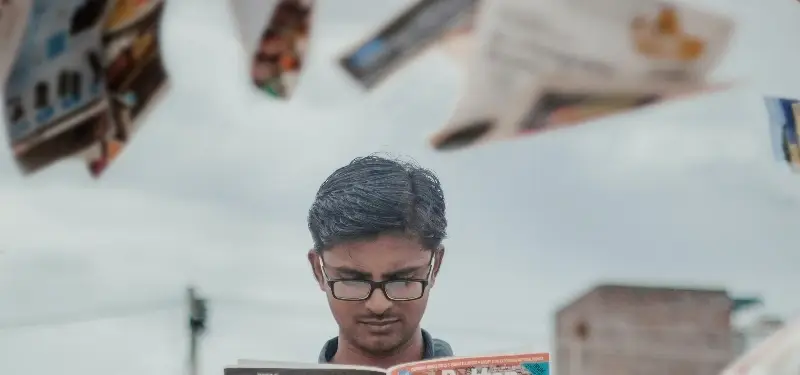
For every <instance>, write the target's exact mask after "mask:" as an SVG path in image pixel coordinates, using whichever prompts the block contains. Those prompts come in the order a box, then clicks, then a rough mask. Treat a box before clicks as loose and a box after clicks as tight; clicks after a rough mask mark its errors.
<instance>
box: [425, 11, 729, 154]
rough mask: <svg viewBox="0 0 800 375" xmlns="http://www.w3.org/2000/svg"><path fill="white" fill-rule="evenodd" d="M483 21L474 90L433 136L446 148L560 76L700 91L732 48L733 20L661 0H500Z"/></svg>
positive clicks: (493, 123)
mask: <svg viewBox="0 0 800 375" xmlns="http://www.w3.org/2000/svg"><path fill="white" fill-rule="evenodd" d="M477 27H478V30H477V31H476V37H477V38H478V39H477V43H478V44H477V46H476V52H475V54H474V57H473V59H472V61H471V62H470V67H469V74H468V81H467V90H466V93H465V94H464V96H463V97H462V99H461V100H460V102H459V104H458V105H457V108H456V111H455V113H454V115H453V118H452V120H451V121H450V122H449V123H448V124H447V125H446V126H445V127H444V128H443V129H442V130H441V131H439V132H438V133H437V134H436V135H434V137H433V141H432V143H433V146H434V147H435V148H437V149H442V150H443V149H456V148H463V147H467V146H470V145H472V144H473V143H476V142H479V141H482V140H484V138H485V137H492V136H493V135H492V133H493V132H494V129H496V128H498V124H497V123H498V121H499V120H500V118H499V117H500V114H501V113H504V112H506V111H507V110H508V106H509V105H510V104H509V103H515V102H518V100H517V99H518V98H519V97H520V96H524V95H527V94H530V93H536V92H541V91H542V88H541V87H539V86H542V85H544V84H545V83H546V84H548V85H551V84H552V82H553V81H552V79H549V78H548V77H552V76H559V77H570V76H575V77H582V78H585V79H591V80H592V81H595V82H609V83H611V82H614V81H622V82H639V84H640V85H641V86H646V85H652V84H656V85H658V84H660V83H669V84H682V85H685V86H686V87H689V88H692V89H695V90H696V89H697V88H699V87H702V86H703V85H704V83H703V82H705V79H706V76H707V75H708V73H709V72H710V71H711V70H712V69H713V68H714V67H715V66H716V65H717V64H718V63H719V61H720V59H721V58H722V56H723V54H724V52H725V51H726V48H727V46H728V42H729V40H730V39H731V37H732V34H733V30H734V23H733V21H732V20H731V19H729V18H726V17H723V16H720V15H717V14H713V13H709V12H706V11H702V10H698V9H692V8H688V7H687V6H685V5H678V4H670V3H665V2H662V1H659V0H641V1H640V0H602V1H599V2H598V3H597V4H596V3H594V2H590V1H583V0H567V1H554V0H495V1H489V2H486V3H485V5H484V7H483V9H482V11H481V12H480V13H479V16H478V19H477ZM548 79H549V81H548ZM592 86H593V87H594V85H592ZM573 88H574V87H573ZM531 104H532V103H529V105H531ZM506 125H507V124H506ZM453 134H455V135H456V136H455V139H450V138H451V137H450V136H448V135H453Z"/></svg>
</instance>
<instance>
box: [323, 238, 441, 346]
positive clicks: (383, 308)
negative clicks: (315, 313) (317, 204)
mask: <svg viewBox="0 0 800 375" xmlns="http://www.w3.org/2000/svg"><path fill="white" fill-rule="evenodd" d="M433 253H434V252H432V251H424V250H421V246H420V244H419V242H418V241H415V240H412V239H409V238H407V237H404V236H396V235H382V236H380V237H377V238H376V239H374V240H369V241H356V242H348V243H346V244H342V245H339V246H335V247H333V248H331V249H329V250H326V251H324V252H323V253H322V257H323V263H324V265H325V273H326V275H327V276H328V278H329V279H330V280H338V279H345V280H372V281H383V280H404V279H425V278H426V277H427V276H428V273H429V270H430V262H431V256H432V254H433ZM435 253H436V259H435V260H434V270H433V272H432V275H431V279H430V284H429V285H428V289H429V288H430V287H431V286H432V284H433V281H434V279H435V277H436V274H437V273H438V269H439V264H441V256H442V254H443V251H437V252H435ZM318 257H319V255H318V254H317V253H316V252H314V251H311V252H309V255H308V258H309V261H310V262H311V266H312V268H313V270H314V273H315V277H316V278H317V280H318V282H319V285H320V288H321V289H322V290H323V291H325V292H326V294H327V296H328V303H329V304H330V307H331V312H332V313H333V317H334V318H335V319H336V322H337V323H338V324H339V328H340V332H341V335H342V336H344V337H345V338H346V339H347V340H348V341H349V342H350V343H352V344H353V345H355V346H356V347H357V348H358V349H361V350H363V351H365V352H367V353H373V354H375V355H376V356H381V355H388V354H391V353H393V352H394V351H395V350H397V349H398V348H400V347H402V346H403V345H404V344H406V343H408V342H409V340H410V339H411V338H412V337H413V336H414V334H415V333H416V331H417V329H418V328H419V322H420V320H421V319H422V315H423V313H425V307H426V306H427V304H428V291H427V290H426V291H425V293H424V295H423V296H422V298H420V299H416V300H413V301H392V300H389V299H387V298H386V296H385V295H384V294H383V292H382V291H381V290H380V289H376V290H375V291H374V292H373V293H372V295H371V296H370V298H369V299H368V300H365V301H341V300H338V299H336V298H334V297H333V294H332V293H331V290H330V288H329V287H328V284H327V283H326V282H325V280H324V278H323V275H322V273H321V270H320V262H319V259H318Z"/></svg>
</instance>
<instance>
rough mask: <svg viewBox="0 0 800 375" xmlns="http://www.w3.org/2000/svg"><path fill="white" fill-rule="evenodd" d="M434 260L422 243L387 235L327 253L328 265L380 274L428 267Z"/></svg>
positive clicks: (347, 244) (344, 245)
mask: <svg viewBox="0 0 800 375" xmlns="http://www.w3.org/2000/svg"><path fill="white" fill-rule="evenodd" d="M430 256H431V252H430V251H423V250H422V247H421V246H420V244H419V242H418V241H415V240H414V239H411V238H407V237H405V236H399V235H389V234H386V235H380V236H378V237H376V238H374V239H370V240H361V241H353V242H347V243H343V244H340V245H337V246H334V247H332V248H331V249H329V250H328V251H326V252H325V261H326V263H329V264H330V265H331V266H335V267H348V268H353V269H359V270H364V271H367V272H371V273H373V272H374V273H380V272H387V271H391V270H394V269H398V268H404V267H409V266H424V265H426V264H427V262H428V260H430Z"/></svg>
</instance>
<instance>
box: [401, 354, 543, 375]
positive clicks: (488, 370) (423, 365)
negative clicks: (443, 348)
mask: <svg viewBox="0 0 800 375" xmlns="http://www.w3.org/2000/svg"><path fill="white" fill-rule="evenodd" d="M387 373H388V375H498V374H499V375H516V374H524V375H550V354H548V353H525V354H504V355H490V356H480V357H451V358H441V359H434V360H428V361H422V362H414V363H408V364H405V365H400V366H395V367H392V368H390V369H389V370H388V371H387Z"/></svg>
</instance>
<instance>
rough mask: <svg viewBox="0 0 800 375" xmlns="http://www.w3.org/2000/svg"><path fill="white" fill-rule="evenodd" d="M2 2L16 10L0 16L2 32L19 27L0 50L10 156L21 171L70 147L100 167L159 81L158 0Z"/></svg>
mask: <svg viewBox="0 0 800 375" xmlns="http://www.w3.org/2000/svg"><path fill="white" fill-rule="evenodd" d="M9 3H11V4H13V5H14V6H15V7H17V9H16V10H15V12H16V14H18V15H24V16H20V17H18V18H16V19H15V20H13V21H12V20H9V19H6V18H5V17H3V18H0V30H6V31H8V30H10V29H13V30H12V32H7V33H6V34H4V35H3V37H4V38H5V35H12V37H13V35H17V36H18V38H17V39H15V40H11V39H3V40H2V43H3V45H2V47H3V49H4V51H5V50H7V49H9V48H10V49H12V50H13V53H10V54H6V53H5V52H4V54H3V56H2V63H3V64H6V63H7V66H8V69H7V74H3V75H2V76H3V77H7V79H6V81H5V86H4V94H5V100H6V103H5V120H6V121H5V124H6V134H7V137H8V142H9V144H10V146H11V149H12V152H13V155H14V158H15V160H16V162H17V165H18V166H19V168H20V170H21V171H22V172H23V173H25V174H30V173H34V172H36V171H39V170H41V169H43V168H45V167H47V166H49V165H51V164H53V163H55V162H57V161H59V160H63V159H66V158H70V157H78V158H79V159H81V160H82V161H83V162H84V163H85V164H86V166H87V169H88V170H89V172H90V173H91V175H92V176H94V177H99V176H100V175H101V174H102V173H103V172H104V171H105V170H106V168H107V166H108V165H109V164H110V163H111V162H112V161H113V160H114V159H115V158H116V157H117V155H118V154H119V153H120V151H121V150H122V149H123V148H124V147H125V146H126V145H127V144H128V143H129V142H130V140H131V138H132V136H133V134H134V133H136V131H137V130H138V128H139V126H140V125H141V124H142V121H143V119H144V118H145V116H146V115H147V113H148V112H149V111H150V109H152V108H153V106H154V105H155V104H156V103H157V102H158V100H159V98H160V96H161V95H162V94H163V93H164V92H165V90H166V88H167V74H166V71H165V69H164V65H163V62H162V58H161V47H160V40H161V37H160V26H161V19H162V14H163V12H164V4H165V2H164V0H60V1H51V0H9V1H4V2H3V4H4V6H6V4H9ZM3 12H5V8H3ZM5 22H14V24H13V25H9V24H8V23H5ZM15 33H16V34H15ZM7 46H11V47H7ZM5 59H8V61H6V60H5ZM3 67H4V66H3V65H0V68H3Z"/></svg>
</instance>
